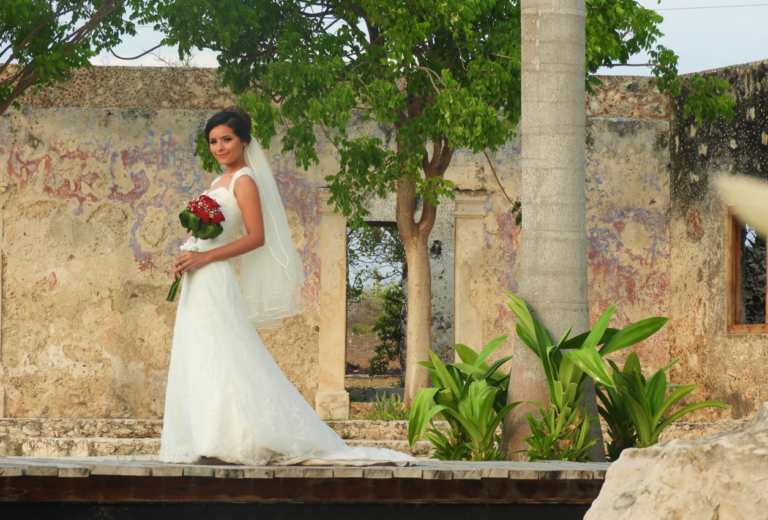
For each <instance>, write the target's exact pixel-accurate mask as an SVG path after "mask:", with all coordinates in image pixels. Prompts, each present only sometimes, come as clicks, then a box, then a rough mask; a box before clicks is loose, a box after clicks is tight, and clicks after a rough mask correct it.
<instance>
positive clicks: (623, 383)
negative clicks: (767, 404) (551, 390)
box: [567, 350, 729, 460]
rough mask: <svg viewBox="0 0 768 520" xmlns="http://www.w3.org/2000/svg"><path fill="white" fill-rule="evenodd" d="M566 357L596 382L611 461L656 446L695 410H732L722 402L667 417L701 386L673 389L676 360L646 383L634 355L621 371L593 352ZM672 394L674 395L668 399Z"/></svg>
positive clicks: (700, 404) (705, 403)
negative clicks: (671, 377)
mask: <svg viewBox="0 0 768 520" xmlns="http://www.w3.org/2000/svg"><path fill="white" fill-rule="evenodd" d="M567 356H568V357H569V358H570V359H571V360H572V361H573V362H574V363H576V364H577V365H579V366H580V367H581V368H582V369H583V370H584V371H585V372H586V373H588V374H589V375H590V376H592V377H593V378H595V381H596V382H597V384H596V390H597V395H598V397H599V399H600V401H601V402H602V404H603V406H602V407H600V415H602V416H603V418H604V419H605V420H606V422H607V423H608V425H609V427H610V435H611V439H612V442H611V444H610V445H609V446H608V455H609V458H610V459H611V460H616V459H618V458H619V456H620V455H621V452H622V451H623V450H625V449H626V448H632V447H636V448H645V447H648V446H652V445H654V444H656V443H657V442H659V435H660V434H661V432H662V431H664V428H666V427H667V426H669V425H670V424H672V422H673V421H676V420H677V419H679V418H681V417H683V416H684V415H686V414H689V413H691V412H693V411H695V410H699V409H701V408H709V407H716V408H726V409H727V408H729V407H728V406H727V405H725V404H724V403H721V402H720V401H715V400H710V401H700V402H698V403H693V404H690V405H688V406H685V407H683V408H681V409H680V410H678V411H677V412H675V413H672V414H670V415H669V416H667V417H665V414H666V413H667V412H668V411H669V410H670V409H671V408H672V407H673V406H675V405H676V404H677V403H679V402H680V401H681V400H682V399H683V398H684V397H686V396H687V395H688V394H690V393H691V392H693V390H694V389H696V388H698V386H699V385H674V384H671V383H669V382H668V381H667V375H666V371H667V370H668V369H669V368H670V367H671V366H672V365H674V364H675V363H677V361H678V360H677V359H675V360H674V361H672V362H671V363H669V364H667V365H666V366H664V367H663V368H661V369H659V370H658V371H657V372H656V373H654V374H653V375H651V377H649V378H648V379H645V377H643V372H642V367H641V366H640V358H639V357H638V356H637V354H635V353H634V352H633V353H631V354H630V355H629V356H628V357H627V360H626V362H625V363H624V368H623V369H622V370H619V367H618V366H616V363H614V362H613V361H611V360H610V359H608V360H604V359H603V358H602V357H600V355H599V353H597V352H596V351H594V350H591V351H578V352H569V353H568V354H567ZM606 361H607V363H608V365H610V368H611V371H610V372H609V371H608V366H606ZM669 390H672V392H671V393H670V394H669V395H667V391H669Z"/></svg>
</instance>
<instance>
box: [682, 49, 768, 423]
mask: <svg viewBox="0 0 768 520" xmlns="http://www.w3.org/2000/svg"><path fill="white" fill-rule="evenodd" d="M712 74H714V75H716V76H717V77H719V78H721V79H726V80H728V81H729V82H730V84H731V87H730V89H729V90H728V94H729V95H730V96H731V97H732V98H733V99H735V100H736V101H737V103H738V104H737V106H736V108H735V112H736V117H735V118H734V120H733V121H731V122H728V121H725V120H724V119H723V118H718V119H717V120H716V121H715V122H714V123H713V124H711V125H704V126H703V127H701V128H699V127H697V126H696V124H695V123H694V119H693V116H689V117H687V118H686V117H683V101H684V97H681V98H679V99H675V100H674V102H673V104H672V107H673V110H672V118H671V139H670V148H671V150H670V155H671V159H672V163H671V164H672V168H671V173H670V177H671V178H670V183H671V188H670V191H671V213H670V242H671V247H670V255H671V256H670V266H671V276H670V284H671V285H670V293H671V297H670V303H669V305H670V315H671V318H672V320H671V323H670V329H671V331H672V332H671V334H670V344H669V351H670V358H671V359H675V358H678V357H679V358H680V362H679V363H678V364H677V365H676V366H675V367H674V368H673V369H672V374H673V377H674V380H675V382H677V383H688V382H696V383H700V384H702V385H703V386H702V387H701V388H700V389H698V390H697V391H696V392H694V394H693V397H694V398H695V399H705V398H706V399H719V400H721V401H723V402H725V403H727V404H729V405H730V406H731V407H732V410H731V412H730V415H731V416H732V417H734V418H740V417H744V416H747V415H750V414H752V413H753V412H755V411H756V410H757V409H758V408H759V407H760V405H761V404H762V403H763V402H765V401H766V400H768V392H766V382H768V334H729V333H728V332H727V323H726V236H725V233H726V208H725V206H724V205H723V204H722V202H721V201H720V199H719V198H718V196H717V193H716V190H715V188H714V182H713V181H714V180H715V179H716V178H717V176H719V175H728V174H731V173H738V174H748V175H753V176H757V177H761V178H763V179H768V61H763V62H758V63H751V64H747V65H739V66H734V67H727V68H724V69H719V70H716V71H710V72H707V73H705V74H704V76H705V77H707V76H710V75H712ZM766 203H768V201H766ZM721 416H722V417H728V416H729V412H723V411H720V410H717V411H715V410H714V409H710V410H702V411H700V412H697V416H696V417H698V418H700V419H712V418H717V417H721Z"/></svg>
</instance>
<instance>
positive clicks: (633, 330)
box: [600, 318, 669, 356]
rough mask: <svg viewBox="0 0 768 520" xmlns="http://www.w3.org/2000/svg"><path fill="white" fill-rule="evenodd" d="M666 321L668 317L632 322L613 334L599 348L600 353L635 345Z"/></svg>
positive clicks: (604, 353) (653, 332) (609, 352)
mask: <svg viewBox="0 0 768 520" xmlns="http://www.w3.org/2000/svg"><path fill="white" fill-rule="evenodd" d="M667 321H669V318H647V319H644V320H640V321H638V322H637V323H633V324H632V325H629V326H628V327H625V328H623V329H622V330H620V331H619V332H617V333H616V334H614V335H613V336H612V337H611V339H609V340H608V341H607V342H606V343H605V344H604V345H603V346H602V347H601V348H600V354H601V355H602V356H607V355H608V354H612V353H613V352H616V351H618V350H621V349H623V348H626V347H630V346H632V345H636V344H637V343H640V342H641V341H643V340H645V339H647V338H649V337H651V336H652V335H654V334H655V333H656V332H657V331H658V330H659V329H661V328H662V327H663V326H664V324H665V323H667Z"/></svg>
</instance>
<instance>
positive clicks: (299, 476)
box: [0, 456, 609, 504]
mask: <svg viewBox="0 0 768 520" xmlns="http://www.w3.org/2000/svg"><path fill="white" fill-rule="evenodd" d="M152 459H153V457H150V456H137V457H135V458H132V457H128V460H126V458H125V457H121V458H119V459H118V458H117V457H89V458H74V457H73V458H69V457H60V458H26V457H5V458H0V501H4V502H27V503H29V502H99V503H105V502H106V503H108V502H142V501H144V502H163V503H169V502H171V503H172V502H230V503H235V502H237V503H244V502H245V503H305V504H306V503H337V504H338V503H358V504H360V503H399V504H402V503H414V504H418V503H422V504H423V503H431V504H434V503H453V504H460V503H463V504H589V503H591V502H592V501H593V500H594V499H595V498H596V497H597V494H598V493H599V491H600V488H601V487H602V484H603V481H604V479H605V473H606V471H607V470H608V467H609V464H597V463H563V462H539V463H530V462H480V463H472V462H440V461H433V460H428V459H425V460H423V461H419V462H418V463H417V464H416V465H414V466H410V467H388V466H377V467H340V466H334V467H319V466H236V465H187V464H164V463H160V462H157V461H156V460H152Z"/></svg>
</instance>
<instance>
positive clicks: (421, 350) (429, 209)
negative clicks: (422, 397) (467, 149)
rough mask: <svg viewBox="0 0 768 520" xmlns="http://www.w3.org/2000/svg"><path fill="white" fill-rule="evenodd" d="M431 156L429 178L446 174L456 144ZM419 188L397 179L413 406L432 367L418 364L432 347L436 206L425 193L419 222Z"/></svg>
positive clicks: (408, 392)
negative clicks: (431, 236)
mask: <svg viewBox="0 0 768 520" xmlns="http://www.w3.org/2000/svg"><path fill="white" fill-rule="evenodd" d="M432 147H433V148H432V157H431V159H430V157H429V156H428V154H427V152H426V150H425V151H424V156H423V158H422V167H423V169H424V174H425V176H426V178H428V179H431V178H435V177H441V178H442V177H443V175H444V174H445V170H446V169H448V165H449V164H450V162H451V158H452V157H453V148H452V147H451V146H450V145H449V144H448V143H447V142H446V140H445V139H440V140H439V141H438V142H436V143H433V144H432ZM415 214H416V191H415V186H414V184H413V182H411V180H410V179H407V178H403V179H400V180H399V181H398V182H397V206H396V209H395V219H396V221H397V229H398V231H399V232H400V238H401V240H402V241H403V247H404V248H405V259H406V263H407V264H408V278H407V280H408V292H407V300H408V301H407V314H408V315H407V322H408V327H407V328H406V332H405V333H406V337H405V341H406V361H405V365H406V366H405V399H404V401H405V404H406V406H408V407H410V406H411V404H412V403H413V399H414V398H415V397H416V393H417V392H418V391H419V390H420V389H422V388H427V387H428V386H429V371H428V370H427V369H426V368H425V367H423V366H421V365H419V364H418V363H419V362H420V361H429V351H430V350H431V348H432V270H431V268H430V265H429V234H430V233H431V232H432V228H433V227H435V220H436V218H437V206H436V205H435V204H434V203H433V202H432V201H431V200H430V197H424V198H423V199H422V205H421V216H420V217H419V221H418V222H416V215H415Z"/></svg>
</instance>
